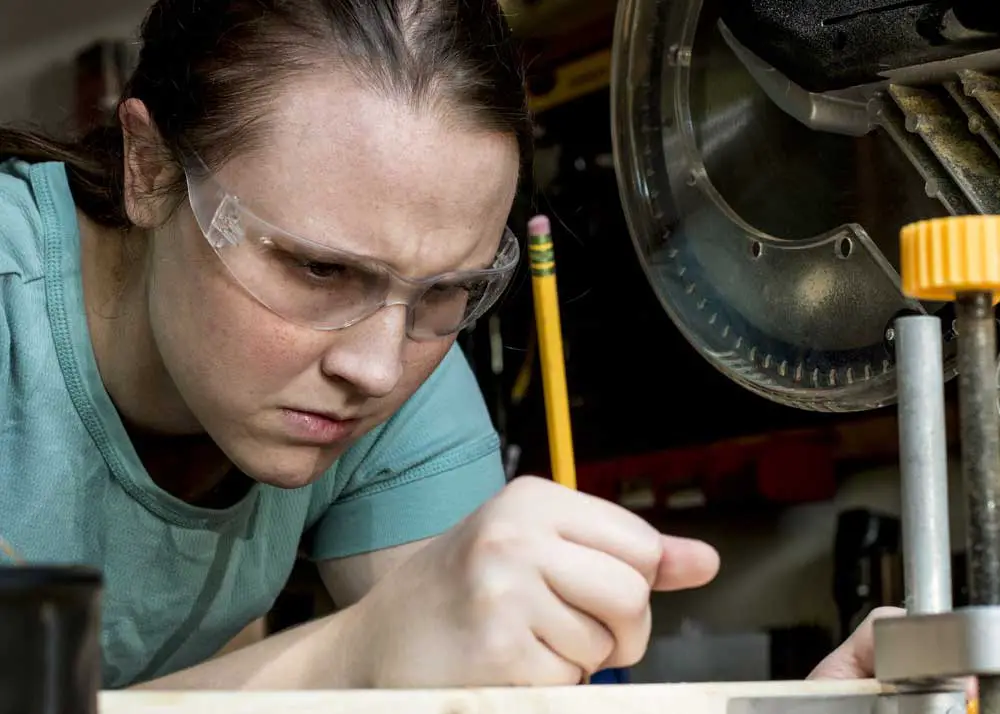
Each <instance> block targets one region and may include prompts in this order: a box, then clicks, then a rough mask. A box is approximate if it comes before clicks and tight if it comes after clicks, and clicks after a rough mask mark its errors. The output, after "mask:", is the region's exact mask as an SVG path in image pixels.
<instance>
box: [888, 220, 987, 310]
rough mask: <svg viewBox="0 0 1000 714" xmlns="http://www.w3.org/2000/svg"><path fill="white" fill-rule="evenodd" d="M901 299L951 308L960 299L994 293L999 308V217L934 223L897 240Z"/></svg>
mask: <svg viewBox="0 0 1000 714" xmlns="http://www.w3.org/2000/svg"><path fill="white" fill-rule="evenodd" d="M899 247H900V265H901V268H902V270H901V272H902V279H903V293H904V294H905V295H906V296H907V297H911V298H915V299H917V300H927V301H932V302H951V301H953V300H955V299H956V297H957V296H958V295H959V294H960V293H965V292H993V293H997V295H996V296H995V301H994V302H1000V216H957V217H954V218H936V219H934V220H930V221H921V222H920V223H913V224H911V225H909V226H906V227H905V228H904V229H903V231H902V234H901V236H900V246H899Z"/></svg>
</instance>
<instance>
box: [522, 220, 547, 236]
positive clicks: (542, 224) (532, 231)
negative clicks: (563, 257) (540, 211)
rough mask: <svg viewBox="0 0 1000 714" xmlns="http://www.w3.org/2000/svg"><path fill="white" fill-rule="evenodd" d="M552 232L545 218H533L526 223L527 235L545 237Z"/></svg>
mask: <svg viewBox="0 0 1000 714" xmlns="http://www.w3.org/2000/svg"><path fill="white" fill-rule="evenodd" d="M551 232H552V224H550V223H549V219H548V217H547V216H535V217H534V218H532V219H531V220H530V221H528V235H532V236H547V235H548V234H549V233H551Z"/></svg>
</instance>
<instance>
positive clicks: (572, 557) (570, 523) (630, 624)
mask: <svg viewBox="0 0 1000 714" xmlns="http://www.w3.org/2000/svg"><path fill="white" fill-rule="evenodd" d="M718 567H719V558H718V554H717V553H716V551H715V550H714V549H712V548H711V547H710V546H708V545H706V544H704V543H701V542H697V541H690V540H685V539H680V538H672V537H669V536H664V535H662V534H660V533H659V532H657V531H656V530H655V529H654V528H653V527H652V526H650V525H649V524H648V523H646V522H645V521H644V520H643V519H641V518H640V517H638V516H636V515H634V514H632V513H630V512H628V511H627V510H625V509H623V508H621V507H619V506H617V505H615V504H612V503H610V502H608V501H604V500H602V499H598V498H595V497H593V496H589V495H586V494H582V493H579V492H576V491H572V490H569V489H566V488H563V487H561V486H557V485H556V484H554V483H552V482H551V481H546V480H541V479H536V478H530V477H521V478H518V479H516V480H514V481H513V482H511V484H510V485H508V486H507V487H506V488H505V489H504V491H502V492H501V493H500V494H498V495H497V497H495V498H494V499H493V500H492V501H490V502H489V503H487V504H486V505H484V506H483V507H482V508H480V509H479V510H478V511H477V512H476V513H474V514H473V515H471V516H470V517H469V518H467V519H466V520H465V521H463V522H462V523H461V524H459V525H458V526H457V527H456V528H454V529H453V530H452V531H450V532H448V533H447V534H444V535H442V536H440V537H439V538H437V539H435V540H434V541H432V542H430V543H429V544H428V545H427V546H426V547H424V548H423V549H422V550H420V551H419V552H418V553H417V554H416V555H415V556H413V557H412V558H411V559H409V560H408V561H406V562H405V563H403V564H402V565H400V566H399V567H398V568H396V569H395V570H393V571H391V572H390V573H389V574H387V575H386V576H385V577H384V578H382V580H381V581H379V583H377V584H376V585H375V587H374V588H373V589H372V590H371V592H369V593H368V595H366V596H365V597H364V598H362V600H361V601H360V602H359V603H358V604H357V605H356V606H355V607H356V613H355V620H354V622H355V623H356V625H357V635H356V636H355V637H354V638H352V641H354V642H357V645H356V648H355V650H354V651H352V653H351V656H352V657H358V658H363V662H364V666H363V669H364V670H365V671H367V672H370V680H371V681H370V683H369V686H371V687H376V688H385V687H463V686H505V685H536V686H542V685H572V684H577V683H579V682H580V681H581V679H582V678H583V677H584V676H586V675H589V674H592V673H593V672H596V671H598V670H601V669H604V668H607V667H625V666H629V665H632V664H635V663H636V662H637V661H638V660H640V659H641V658H642V656H643V654H644V653H645V650H646V646H647V644H648V641H649V634H650V622H651V619H650V608H649V596H650V592H651V591H653V590H657V591H667V590H678V589H685V588H694V587H699V586H701V585H704V584H705V583H707V582H709V581H710V580H711V579H712V578H713V577H715V574H716V572H717V571H718ZM355 652H356V654H355Z"/></svg>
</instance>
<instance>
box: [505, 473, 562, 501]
mask: <svg viewBox="0 0 1000 714" xmlns="http://www.w3.org/2000/svg"><path fill="white" fill-rule="evenodd" d="M552 485H553V484H552V482H551V481H549V480H548V479H543V478H539V477H538V476H518V477H517V478H516V479H514V480H513V481H511V482H510V483H509V484H507V488H506V489H505V491H506V492H507V493H509V494H510V497H512V498H513V497H516V498H535V497H537V495H538V493H539V491H541V490H543V489H547V488H551V487H552Z"/></svg>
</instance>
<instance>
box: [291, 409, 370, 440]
mask: <svg viewBox="0 0 1000 714" xmlns="http://www.w3.org/2000/svg"><path fill="white" fill-rule="evenodd" d="M281 415H282V423H283V427H284V429H283V431H285V432H286V434H287V435H288V436H290V437H291V438H292V439H293V440H295V441H299V442H303V443H306V444H313V445H319V446H329V445H333V444H336V443H339V442H342V441H345V440H347V439H349V438H350V437H351V436H353V434H354V432H355V430H356V429H357V426H358V422H359V420H358V419H357V418H356V417H352V418H348V419H345V418H343V417H342V416H341V415H339V414H334V413H332V412H329V411H323V410H318V411H314V410H307V409H297V408H296V409H293V408H286V409H282V410H281Z"/></svg>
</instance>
